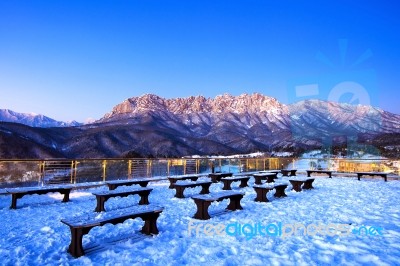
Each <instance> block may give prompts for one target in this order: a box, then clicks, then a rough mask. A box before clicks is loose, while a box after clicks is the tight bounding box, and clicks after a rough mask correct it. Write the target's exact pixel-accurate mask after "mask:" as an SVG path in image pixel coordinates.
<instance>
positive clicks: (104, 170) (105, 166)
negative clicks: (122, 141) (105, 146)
mask: <svg viewBox="0 0 400 266" xmlns="http://www.w3.org/2000/svg"><path fill="white" fill-rule="evenodd" d="M102 166H103V182H106V168H107V161H106V160H103V163H102Z"/></svg>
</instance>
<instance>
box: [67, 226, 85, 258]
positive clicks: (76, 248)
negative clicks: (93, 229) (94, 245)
mask: <svg viewBox="0 0 400 266" xmlns="http://www.w3.org/2000/svg"><path fill="white" fill-rule="evenodd" d="M70 230H71V243H70V244H69V247H68V252H69V253H70V254H71V255H72V256H74V257H75V258H77V257H80V256H82V255H85V252H84V251H83V246H82V238H83V236H84V235H85V234H87V233H89V230H90V228H73V227H70Z"/></svg>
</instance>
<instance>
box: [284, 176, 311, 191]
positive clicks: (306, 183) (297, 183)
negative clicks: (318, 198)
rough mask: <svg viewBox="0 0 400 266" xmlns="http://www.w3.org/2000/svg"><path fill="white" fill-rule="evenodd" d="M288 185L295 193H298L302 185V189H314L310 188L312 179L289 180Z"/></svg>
mask: <svg viewBox="0 0 400 266" xmlns="http://www.w3.org/2000/svg"><path fill="white" fill-rule="evenodd" d="M289 182H290V184H292V186H293V188H292V190H294V191H296V192H300V191H301V190H302V187H301V186H302V185H303V189H313V188H314V187H313V186H312V183H313V182H314V178H308V179H289Z"/></svg>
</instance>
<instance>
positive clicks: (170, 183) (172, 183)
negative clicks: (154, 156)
mask: <svg viewBox="0 0 400 266" xmlns="http://www.w3.org/2000/svg"><path fill="white" fill-rule="evenodd" d="M168 188H174V182H173V181H172V180H169V187H168Z"/></svg>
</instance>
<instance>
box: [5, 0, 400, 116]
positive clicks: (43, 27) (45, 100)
mask: <svg viewBox="0 0 400 266" xmlns="http://www.w3.org/2000/svg"><path fill="white" fill-rule="evenodd" d="M297 2H298V1H251V0H250V1H168V0H165V1H151V0H149V1H144V0H143V1H77V0H76V1H75V0H71V1H50V0H48V1H39V0H35V1H8V0H2V1H0V93H1V96H0V108H1V109H11V110H14V111H17V112H34V113H41V114H44V115H47V116H49V117H52V118H54V119H57V120H77V121H81V122H83V121H85V120H86V119H87V118H96V119H98V118H100V117H102V116H103V115H104V114H105V113H106V112H109V111H111V109H112V107H113V106H115V105H116V104H118V103H120V102H122V101H123V100H125V99H127V98H129V97H133V96H140V95H142V94H145V93H154V94H158V95H160V96H162V97H167V98H174V97H187V96H191V95H204V96H206V97H215V96H216V95H219V94H223V93H230V94H232V95H240V94H242V93H253V92H259V93H263V94H265V95H268V96H272V97H275V98H277V99H278V100H279V101H281V102H283V103H290V102H295V101H297V100H301V99H303V98H307V97H309V96H306V97H302V95H303V94H298V93H296V88H298V87H297V86H300V87H301V88H303V89H304V88H305V89H306V90H308V89H310V90H312V91H314V95H313V96H312V98H320V99H323V100H327V99H330V100H332V99H334V100H339V101H343V102H346V101H353V102H354V99H353V98H354V97H353V96H352V95H351V93H354V90H353V89H351V88H350V89H348V92H349V93H348V94H349V95H346V93H343V92H346V88H345V89H344V91H343V88H341V89H342V90H336V91H335V92H336V94H335V93H333V94H334V95H333V94H332V89H333V88H338V87H340V86H339V84H342V83H343V82H347V83H345V84H350V83H349V82H353V83H351V84H356V85H357V84H358V85H357V86H358V87H360V86H361V88H362V89H364V91H365V92H366V93H367V95H368V96H369V98H370V103H371V104H373V105H375V106H378V107H380V108H382V109H384V110H387V111H391V112H394V113H398V114H400V105H399V100H398V97H397V96H396V94H397V91H398V84H399V82H400V75H399V73H400V71H399V70H400V69H399V64H398V63H399V62H400V60H399V59H400V58H399V54H400V52H399V47H400V34H399V29H400V19H399V17H400V16H398V14H397V13H398V12H397V11H398V10H399V6H398V5H399V4H397V6H396V4H393V3H392V4H389V2H387V3H384V2H383V1H352V2H351V3H349V2H348V1H330V2H325V3H320V2H319V1H308V2H307V3H301V4H300V3H297ZM343 84H344V83H343ZM343 84H342V85H343ZM309 85H311V87H310V86H309ZM307 86H308V87H307ZM335 86H336V87H335ZM315 87H317V89H318V90H317V92H315V90H313V88H314V89H315ZM338 91H341V93H342V94H343V95H337V93H338ZM307 93H308V92H307ZM307 93H306V94H307ZM308 94H310V93H308ZM311 94H312V93H311ZM311 94H310V95H311ZM332 95H333V96H332ZM363 95H365V93H364V94H363ZM310 97H311V96H310ZM356 98H357V97H356ZM352 99H353V100H352ZM360 101H361V103H363V101H362V99H361V100H360Z"/></svg>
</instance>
